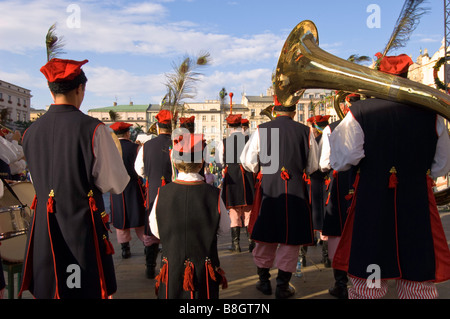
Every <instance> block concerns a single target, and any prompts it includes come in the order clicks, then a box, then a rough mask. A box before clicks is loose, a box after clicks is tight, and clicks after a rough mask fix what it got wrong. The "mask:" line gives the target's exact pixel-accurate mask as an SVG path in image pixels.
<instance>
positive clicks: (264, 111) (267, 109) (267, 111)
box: [259, 105, 274, 121]
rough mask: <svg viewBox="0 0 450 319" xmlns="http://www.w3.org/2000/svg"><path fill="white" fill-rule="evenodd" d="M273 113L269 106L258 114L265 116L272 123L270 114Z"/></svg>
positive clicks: (271, 106)
mask: <svg viewBox="0 0 450 319" xmlns="http://www.w3.org/2000/svg"><path fill="white" fill-rule="evenodd" d="M272 111H273V105H269V106H268V107H266V108H264V109H263V110H262V111H261V112H259V115H261V116H263V115H265V116H267V117H268V118H269V119H270V120H271V121H273V119H274V117H273V114H272Z"/></svg>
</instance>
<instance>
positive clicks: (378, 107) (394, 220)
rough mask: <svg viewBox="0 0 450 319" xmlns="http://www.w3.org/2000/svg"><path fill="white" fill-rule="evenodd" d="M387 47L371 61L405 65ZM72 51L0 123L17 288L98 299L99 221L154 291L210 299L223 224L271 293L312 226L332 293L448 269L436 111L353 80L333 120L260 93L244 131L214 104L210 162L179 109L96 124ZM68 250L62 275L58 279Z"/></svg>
mask: <svg viewBox="0 0 450 319" xmlns="http://www.w3.org/2000/svg"><path fill="white" fill-rule="evenodd" d="M390 58H391V57H385V58H384V61H383V63H382V64H381V65H382V67H383V68H382V69H381V70H380V71H382V72H387V73H391V74H395V75H398V76H405V72H406V71H407V68H408V67H409V65H410V61H409V60H408V59H406V58H402V59H401V60H398V58H397V59H396V60H395V63H391V61H390V60H389V59H390ZM399 61H400V62H399ZM87 62H88V61H87V60H84V61H74V60H63V59H57V58H54V59H52V60H50V61H49V62H48V63H47V64H46V65H44V66H43V67H42V68H41V72H42V73H43V74H44V75H45V77H46V79H47V81H48V84H49V88H50V92H51V95H52V98H53V101H54V103H53V104H52V105H51V106H50V108H49V110H48V112H46V114H44V115H43V116H41V117H40V118H39V119H38V120H37V121H36V122H35V123H34V124H32V125H31V126H30V127H29V129H28V130H27V131H26V132H25V134H24V135H23V137H22V138H21V139H20V137H19V138H18V137H17V135H13V134H9V137H8V138H6V139H5V138H1V147H2V152H1V153H0V156H1V161H0V164H1V165H4V166H5V169H2V172H5V173H2V174H8V175H7V176H6V175H5V176H3V175H2V181H3V182H6V183H7V181H6V180H10V179H12V177H11V176H12V175H14V173H15V172H16V171H15V169H16V167H17V166H19V163H20V164H21V165H23V164H25V165H27V170H28V171H29V174H30V180H31V181H32V183H33V186H34V189H35V192H36V194H35V198H34V200H33V204H32V205H31V209H32V210H33V212H34V216H33V220H32V224H31V226H30V229H29V233H28V241H27V245H26V249H25V256H24V263H23V271H22V285H21V290H20V294H21V293H22V292H23V291H25V290H28V291H30V292H31V294H32V295H33V296H34V297H35V298H39V299H41V298H43V299H51V298H104V299H106V298H111V297H112V296H113V295H114V293H115V292H116V290H117V283H116V277H115V269H114V262H113V259H112V254H113V253H114V249H113V245H112V244H111V242H110V239H109V234H110V232H111V231H112V229H111V228H112V227H113V228H114V229H115V231H116V235H117V236H116V237H117V241H118V243H119V244H120V247H121V256H122V258H130V257H131V250H130V244H129V243H130V240H131V236H132V234H131V230H132V229H134V232H135V234H136V236H137V237H138V238H139V240H140V241H142V243H143V246H144V252H145V265H146V271H145V275H146V277H147V278H150V279H156V280H155V282H156V286H155V288H156V293H157V296H158V298H160V299H181V298H183V299H184V298H186V299H206V298H208V299H209V298H212V299H217V298H219V291H220V288H221V287H222V289H224V288H226V287H227V284H228V283H227V280H226V270H224V269H222V268H221V265H220V258H219V252H218V248H217V236H220V235H224V234H230V233H231V247H230V249H231V250H232V251H233V252H241V250H242V249H241V243H242V240H241V238H240V236H241V233H242V232H241V230H242V229H244V230H245V231H244V233H245V234H246V235H247V238H246V240H247V243H248V251H249V252H251V254H252V256H253V260H254V263H255V270H256V274H257V275H258V281H257V282H255V286H256V289H258V291H260V292H261V293H262V294H265V295H272V294H273V290H272V286H271V281H270V277H271V274H270V270H271V269H272V268H276V269H277V270H278V273H277V277H276V287H275V293H274V294H275V298H277V299H286V298H290V297H292V296H294V295H295V290H294V288H293V287H292V285H290V280H291V276H292V274H293V273H294V272H295V271H296V267H297V262H298V261H299V260H300V262H301V263H305V261H306V258H307V248H308V247H309V246H312V245H316V244H317V242H318V241H320V243H321V244H322V256H323V259H322V262H323V263H324V266H325V267H332V268H333V274H334V278H335V282H334V283H333V284H332V287H331V288H330V290H329V293H330V294H331V295H333V296H335V297H337V298H340V299H347V298H381V297H383V296H384V295H385V294H386V292H387V284H386V282H387V280H395V281H396V287H397V291H398V296H399V298H436V297H437V296H438V294H437V290H436V287H435V283H438V282H442V281H446V280H448V279H449V277H450V251H449V248H448V244H447V241H446V238H445V234H444V231H443V227H442V224H441V221H440V219H439V214H438V211H437V206H436V202H435V201H434V197H433V193H432V187H433V178H437V177H439V176H444V175H446V174H447V173H448V172H449V171H450V139H449V134H448V131H447V128H446V127H445V125H444V121H443V118H442V117H441V116H439V115H437V114H435V113H433V112H430V111H427V110H424V109H421V108H415V107H412V106H409V105H405V104H400V103H394V102H389V101H386V100H381V99H376V98H370V97H365V98H361V96H359V95H356V94H353V95H350V96H348V97H347V99H346V108H345V111H346V114H347V115H346V116H345V117H344V118H343V119H342V120H339V121H337V122H332V123H330V122H329V116H322V115H318V116H313V117H311V118H310V119H308V125H304V124H302V123H299V122H296V121H294V120H293V119H294V116H295V112H296V106H295V105H288V106H286V105H282V104H280V103H279V102H278V100H277V98H276V96H275V97H274V104H273V115H274V119H273V120H271V121H268V122H266V123H263V124H261V125H260V126H259V127H258V128H257V130H256V131H255V132H253V133H252V134H249V133H248V120H246V119H243V118H242V115H241V114H232V113H230V114H229V115H228V117H227V118H226V121H227V134H226V138H224V139H223V141H220V143H219V144H218V145H217V147H216V149H215V156H216V157H215V158H216V159H217V163H216V162H213V163H209V161H205V158H204V154H205V152H204V150H205V147H206V141H205V140H204V137H203V135H202V134H196V133H195V118H194V117H190V118H185V117H181V118H179V119H178V118H177V114H176V113H175V114H174V113H173V112H171V111H170V110H168V109H162V110H161V111H160V112H159V113H158V115H157V116H156V119H157V135H156V136H155V137H153V138H152V139H149V140H148V141H146V142H145V143H136V142H134V141H131V140H130V128H131V127H132V124H129V123H126V122H116V123H114V124H112V125H111V126H110V127H109V128H108V127H107V126H106V125H104V123H102V122H101V121H99V120H97V119H95V118H92V117H89V116H87V115H85V114H83V113H82V112H81V111H80V110H79V108H80V106H81V104H82V102H83V99H84V94H85V87H86V82H87V78H86V75H85V73H84V71H83V70H82V66H83V65H84V64H85V63H87ZM368 114H370V115H368ZM177 129H181V130H180V131H179V132H180V133H177V132H178V131H177ZM112 134H114V137H112V136H113V135H112ZM8 139H9V141H8ZM115 140H116V143H115ZM117 141H118V142H117ZM7 142H8V143H7ZM5 145H7V146H8V147H7V148H6V147H5V150H6V149H8V150H9V151H8V152H6V151H3V147H4V146H5ZM12 154H14V156H12ZM412 158H413V159H414V160H411V159H412ZM20 168H22V166H20V167H19V168H18V169H19V170H20ZM22 171H23V168H22ZM105 193H110V211H109V212H107V211H106V210H105V203H104V200H103V194H105ZM111 226H112V227H111ZM246 249H247V248H246ZM418 252H420V258H417V254H418ZM158 258H160V260H161V262H160V267H159V269H157V261H158ZM73 265H77V266H79V267H78V269H79V281H80V285H79V286H77V287H75V288H74V287H73V286H69V285H67V276H68V275H70V273H68V272H67V269H68V267H69V266H73ZM373 266H376V267H378V269H379V272H378V273H377V276H373V273H372V272H371V271H370V270H369V269H372V268H370V267H373ZM2 274H3V272H1V275H2ZM1 275H0V291H1V290H2V289H4V286H5V282H4V279H3V278H2V276H1ZM349 279H350V281H351V285H349V284H348V281H349Z"/></svg>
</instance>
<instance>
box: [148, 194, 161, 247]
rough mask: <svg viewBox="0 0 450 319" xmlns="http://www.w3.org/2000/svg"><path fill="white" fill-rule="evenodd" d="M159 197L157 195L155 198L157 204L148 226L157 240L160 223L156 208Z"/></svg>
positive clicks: (151, 213) (153, 208)
mask: <svg viewBox="0 0 450 319" xmlns="http://www.w3.org/2000/svg"><path fill="white" fill-rule="evenodd" d="M158 197H159V194H158V195H156V197H155V202H154V204H153V207H152V210H151V212H150V216H149V218H148V224H149V226H150V231H151V232H152V234H153V235H154V236H155V237H156V238H159V229H158V222H157V221H156V206H157V205H158Z"/></svg>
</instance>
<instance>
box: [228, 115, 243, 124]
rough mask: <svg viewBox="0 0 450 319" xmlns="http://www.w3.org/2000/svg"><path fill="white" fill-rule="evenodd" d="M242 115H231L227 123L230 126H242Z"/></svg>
mask: <svg viewBox="0 0 450 319" xmlns="http://www.w3.org/2000/svg"><path fill="white" fill-rule="evenodd" d="M241 119H242V114H230V115H228V117H227V123H228V124H230V125H237V124H241Z"/></svg>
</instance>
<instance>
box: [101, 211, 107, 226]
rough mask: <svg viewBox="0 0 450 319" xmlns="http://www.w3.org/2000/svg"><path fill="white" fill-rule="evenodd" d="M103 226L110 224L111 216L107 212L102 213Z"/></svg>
mask: <svg viewBox="0 0 450 319" xmlns="http://www.w3.org/2000/svg"><path fill="white" fill-rule="evenodd" d="M101 216H102V221H103V224H107V223H108V222H109V215H108V214H107V213H106V212H102V213H101Z"/></svg>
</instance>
